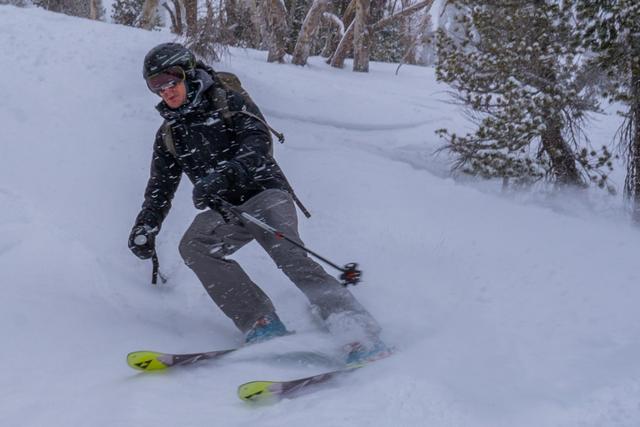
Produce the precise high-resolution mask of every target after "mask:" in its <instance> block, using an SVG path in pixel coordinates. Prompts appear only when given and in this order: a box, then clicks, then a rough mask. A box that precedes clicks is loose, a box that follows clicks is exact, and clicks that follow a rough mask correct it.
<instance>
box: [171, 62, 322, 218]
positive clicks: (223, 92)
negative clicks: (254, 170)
mask: <svg viewBox="0 0 640 427" xmlns="http://www.w3.org/2000/svg"><path fill="white" fill-rule="evenodd" d="M199 65H200V66H202V65H203V64H199ZM203 68H205V69H206V70H207V71H208V72H209V73H210V74H212V75H213V76H214V79H215V80H217V82H218V83H219V85H218V86H217V87H216V88H215V90H214V91H213V94H212V95H211V94H210V95H209V97H210V100H211V102H212V103H213V106H214V108H215V109H216V110H219V111H220V112H221V115H222V120H224V123H225V126H226V127H227V129H233V128H234V126H233V120H232V119H233V116H235V115H236V114H244V115H245V116H249V117H252V118H254V119H256V120H258V121H259V122H260V123H262V124H263V125H264V126H265V127H266V128H267V129H269V131H270V132H271V133H270V134H269V156H273V138H272V137H271V134H273V135H275V136H276V137H277V138H278V141H280V143H284V134H282V133H280V132H278V131H276V130H275V129H274V128H272V127H271V126H269V124H268V123H267V120H266V119H265V118H264V116H263V115H262V113H261V112H260V109H259V108H258V106H257V105H256V103H255V102H253V99H251V96H249V93H248V92H247V91H246V90H245V88H243V87H242V83H241V82H240V79H239V78H238V76H236V75H235V74H233V73H229V72H224V71H215V72H214V71H213V69H211V68H209V67H206V66H204V67H203ZM230 90H231V91H235V92H238V93H239V94H240V95H242V98H243V99H244V102H245V104H247V105H251V106H252V107H255V109H256V111H257V112H258V114H253V113H250V112H249V111H244V110H240V111H230V110H229V104H228V102H227V91H230ZM161 133H162V140H163V142H164V145H165V147H166V148H167V150H168V151H169V153H171V154H172V155H173V156H174V157H176V156H177V152H176V145H175V142H174V141H173V135H172V133H171V126H169V122H168V121H167V120H165V121H164V122H163V123H162V127H161ZM285 181H286V184H287V187H289V193H290V194H291V197H292V198H293V200H294V202H295V203H296V205H298V208H300V211H302V213H303V214H304V216H305V217H307V218H310V217H311V213H310V212H309V211H308V210H307V208H305V206H304V205H303V204H302V202H301V201H300V199H298V197H297V196H296V194H295V192H294V191H293V188H292V187H291V184H289V182H288V181H287V179H286V177H285Z"/></svg>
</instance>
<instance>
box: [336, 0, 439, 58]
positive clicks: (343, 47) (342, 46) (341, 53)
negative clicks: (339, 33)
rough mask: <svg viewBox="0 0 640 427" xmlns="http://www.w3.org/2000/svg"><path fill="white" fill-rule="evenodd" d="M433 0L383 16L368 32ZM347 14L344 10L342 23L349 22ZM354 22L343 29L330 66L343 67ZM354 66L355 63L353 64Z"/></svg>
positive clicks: (427, 4) (416, 10) (419, 8)
mask: <svg viewBox="0 0 640 427" xmlns="http://www.w3.org/2000/svg"><path fill="white" fill-rule="evenodd" d="M354 1H358V0H354ZM433 1H434V0H424V1H421V2H419V3H416V4H414V5H413V6H411V7H408V8H406V9H405V10H403V11H401V12H398V13H396V14H394V15H391V16H388V17H386V18H383V19H381V20H379V21H378V22H376V23H375V24H373V25H372V26H371V28H370V30H369V31H370V34H373V33H374V32H375V31H378V30H381V29H382V28H384V27H386V26H387V25H389V24H391V23H392V22H394V21H395V20H397V19H402V18H404V17H406V16H409V15H411V14H413V13H416V12H418V11H419V10H421V9H424V8H426V7H430V6H431V4H432V3H433ZM350 8H351V4H350V5H349V7H347V10H349V9H350ZM346 16H347V12H345V18H344V23H345V25H347V23H348V22H349V21H348V20H347V19H346ZM354 22H355V19H354V21H353V22H351V23H350V24H349V27H348V28H347V31H345V33H344V36H343V37H342V40H340V43H339V44H338V47H337V48H336V51H335V53H334V54H333V56H332V57H331V66H332V67H336V68H343V67H344V61H345V59H346V58H347V56H348V55H349V53H350V51H351V48H352V47H353V44H354V42H353V40H354V28H353V26H354ZM354 66H355V64H354Z"/></svg>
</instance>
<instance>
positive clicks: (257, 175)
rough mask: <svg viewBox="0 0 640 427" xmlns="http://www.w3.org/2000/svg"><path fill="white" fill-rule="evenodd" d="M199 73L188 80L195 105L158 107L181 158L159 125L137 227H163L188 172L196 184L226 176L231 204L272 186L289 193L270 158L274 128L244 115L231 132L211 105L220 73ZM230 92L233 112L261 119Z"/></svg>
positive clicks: (226, 195)
mask: <svg viewBox="0 0 640 427" xmlns="http://www.w3.org/2000/svg"><path fill="white" fill-rule="evenodd" d="M196 71H197V74H196V78H195V79H191V80H189V81H188V82H187V87H188V99H189V100H190V102H188V103H187V104H186V105H185V106H183V107H180V108H179V109H177V110H171V109H169V108H168V107H167V105H166V104H165V103H164V102H161V103H160V104H158V105H157V106H156V108H157V109H158V111H159V112H160V114H161V115H162V116H163V117H164V118H165V120H167V122H168V124H169V125H170V127H171V134H172V138H173V141H174V145H175V154H176V155H175V156H174V155H173V154H172V153H171V152H170V151H169V149H168V148H167V146H166V144H165V140H164V137H163V127H160V129H159V130H158V132H157V133H156V139H155V143H154V147H153V159H152V161H151V174H150V177H149V181H148V183H147V188H146V190H145V193H144V203H143V205H142V210H141V212H140V214H139V215H138V217H137V219H136V224H147V225H150V226H152V227H155V226H157V227H160V225H161V224H162V221H163V220H164V218H165V217H166V216H167V213H168V212H169V209H170V208H171V200H172V199H173V196H174V194H175V192H176V189H177V188H178V184H179V183H180V178H181V176H182V173H183V172H184V174H185V175H186V176H187V177H188V178H189V180H190V181H191V182H192V183H195V182H196V181H198V180H199V179H201V178H203V177H205V176H207V175H208V174H209V173H211V172H212V171H214V170H215V171H217V172H221V173H224V174H225V176H226V177H227V179H228V181H229V182H230V187H231V191H230V192H225V193H224V194H220V196H221V197H223V198H224V199H225V200H227V201H228V202H230V203H232V204H240V203H243V202H244V201H246V200H248V199H250V198H251V197H253V196H255V195H256V194H258V193H260V192H261V191H263V190H265V189H269V188H277V189H281V190H285V191H289V190H290V187H289V185H288V184H287V180H286V178H285V176H284V174H283V173H282V170H281V169H280V167H279V166H278V165H277V163H276V162H275V160H274V159H273V157H272V156H271V155H270V154H269V150H270V144H271V142H270V137H269V130H268V129H267V128H266V127H265V126H264V124H262V123H261V122H260V121H259V120H256V119H255V118H252V117H249V116H247V115H244V114H235V115H233V116H232V117H231V120H232V122H233V129H229V128H227V126H225V121H224V120H223V117H222V115H221V113H220V111H217V110H216V108H215V106H214V105H213V101H212V100H213V90H214V89H215V87H216V86H217V85H219V83H218V82H217V80H216V79H215V75H211V74H209V73H208V72H207V71H205V70H203V69H197V70H196ZM226 92H227V104H228V108H229V109H230V110H231V111H241V110H243V109H244V110H246V111H248V112H250V113H252V114H254V115H259V112H258V111H257V109H256V107H255V106H252V105H250V104H248V103H245V101H244V98H243V97H242V95H240V94H239V93H237V92H234V91H232V90H229V89H227V90H226Z"/></svg>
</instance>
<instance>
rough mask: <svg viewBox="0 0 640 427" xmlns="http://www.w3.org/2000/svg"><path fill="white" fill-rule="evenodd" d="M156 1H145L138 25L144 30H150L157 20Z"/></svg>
mask: <svg viewBox="0 0 640 427" xmlns="http://www.w3.org/2000/svg"><path fill="white" fill-rule="evenodd" d="M157 9H158V0H145V1H144V4H143V5H142V13H141V14H140V19H139V21H138V25H139V27H140V28H144V29H145V30H152V29H153V27H154V26H155V24H156V19H157Z"/></svg>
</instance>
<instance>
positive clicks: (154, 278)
mask: <svg viewBox="0 0 640 427" xmlns="http://www.w3.org/2000/svg"><path fill="white" fill-rule="evenodd" d="M147 241H148V240H147V237H146V236H144V235H138V236H136V238H135V239H134V241H133V242H134V243H135V244H136V245H139V246H142V245H146V244H147ZM151 263H152V264H153V271H152V272H151V284H152V285H156V284H157V283H158V276H160V280H162V283H167V278H166V277H164V275H163V274H162V273H160V261H159V260H158V253H157V252H156V249H155V247H154V249H153V254H151Z"/></svg>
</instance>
